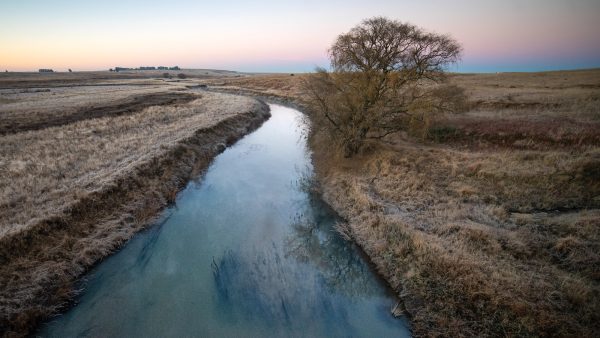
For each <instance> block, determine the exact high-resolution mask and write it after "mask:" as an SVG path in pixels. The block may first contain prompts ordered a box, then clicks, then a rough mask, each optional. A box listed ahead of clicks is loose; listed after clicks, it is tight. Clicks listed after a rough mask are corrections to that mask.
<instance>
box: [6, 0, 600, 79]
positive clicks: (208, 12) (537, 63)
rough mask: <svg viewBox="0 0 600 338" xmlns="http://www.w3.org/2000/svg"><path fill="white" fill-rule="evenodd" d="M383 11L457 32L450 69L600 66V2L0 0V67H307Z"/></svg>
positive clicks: (284, 69) (442, 30)
mask: <svg viewBox="0 0 600 338" xmlns="http://www.w3.org/2000/svg"><path fill="white" fill-rule="evenodd" d="M380 15H383V16H387V17H389V18H391V19H397V20H400V21H405V22H410V23H413V24H416V25H418V26H421V27H423V28H425V29H427V30H430V31H434V32H438V33H448V34H450V35H452V36H453V37H454V38H455V39H457V40H458V41H459V42H460V43H461V44H462V45H463V47H464V56H463V60H462V62H461V63H460V64H459V65H458V66H457V67H455V68H454V69H453V70H455V71H460V72H496V71H537V70H556V69H576V68H593V67H600V0H498V1H496V0H479V1H477V0H453V1H449V0H427V1H408V0H360V1H355V0H333V1H325V0H304V1H285V0H280V1H276V0H264V1H239V0H210V1H204V0H196V1H192V0H169V1H158V0H157V1H152V0H143V1H142V0H102V1H101V0H98V1H88V0H53V1H52V0H37V1H36V0H0V70H4V69H8V70H10V71H31V70H37V69H38V68H54V69H55V70H65V69H66V68H72V69H74V70H99V69H108V68H110V67H114V66H123V67H138V66H144V65H152V66H158V65H167V66H168V65H179V66H180V67H183V68H217V69H229V70H238V71H258V72H261V71H262V72H301V71H311V70H313V69H314V67H315V66H327V65H328V61H327V54H326V51H327V48H328V47H329V46H330V45H331V43H332V42H333V41H334V39H335V37H336V36H337V35H338V34H340V33H343V32H346V31H348V30H349V29H350V28H351V27H353V26H354V25H356V24H358V23H359V22H360V21H361V20H362V19H365V18H369V17H372V16H380Z"/></svg>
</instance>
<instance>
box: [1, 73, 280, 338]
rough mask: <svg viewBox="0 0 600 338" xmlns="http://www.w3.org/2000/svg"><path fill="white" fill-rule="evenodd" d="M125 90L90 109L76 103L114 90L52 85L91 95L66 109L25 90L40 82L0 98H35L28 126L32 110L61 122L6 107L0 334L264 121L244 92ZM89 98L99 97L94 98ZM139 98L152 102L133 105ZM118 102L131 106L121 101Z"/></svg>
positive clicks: (52, 299) (58, 305) (32, 318)
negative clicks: (9, 117) (13, 119)
mask: <svg viewBox="0 0 600 338" xmlns="http://www.w3.org/2000/svg"><path fill="white" fill-rule="evenodd" d="M155 84H156V82H155ZM128 89H135V90H132V91H131V92H129V95H125V96H126V97H123V98H122V99H121V101H119V104H118V105H115V107H116V108H115V109H113V110H110V109H109V110H110V111H112V112H116V113H111V114H100V115H99V116H97V115H98V114H85V111H82V109H83V110H85V109H96V108H98V107H97V106H96V107H94V105H99V106H100V107H104V106H105V105H107V104H108V103H102V102H104V101H102V100H104V98H107V99H108V101H107V102H109V101H110V97H111V96H112V97H114V95H115V94H111V93H110V92H108V93H107V92H106V91H105V90H107V91H111V90H115V88H113V87H109V86H106V87H102V88H88V87H86V88H85V92H83V93H74V92H73V91H78V90H80V89H78V88H77V87H72V88H66V89H60V91H58V92H57V94H58V95H59V97H64V98H65V100H71V101H72V102H75V101H77V102H79V101H78V100H77V95H79V98H82V99H85V100H87V101H90V102H92V104H91V107H90V104H88V103H86V104H83V108H81V106H82V105H80V104H79V103H78V104H76V106H77V107H75V108H73V109H69V108H70V107H69V106H68V105H67V106H66V107H65V106H63V105H47V104H44V100H46V101H52V100H54V98H52V97H49V98H40V97H35V96H36V95H48V93H47V92H46V91H43V90H42V91H41V90H39V89H38V90H37V91H29V92H27V93H24V92H21V91H19V92H18V93H15V94H14V95H12V96H11V95H3V99H5V100H8V101H7V102H2V103H1V104H2V105H3V106H4V104H6V105H17V106H18V105H19V104H20V102H23V105H29V104H30V102H38V103H39V104H38V105H37V106H35V107H34V108H31V109H29V110H28V111H30V112H31V114H30V115H29V116H30V117H32V118H31V119H30V120H31V121H32V123H35V122H36V121H37V119H36V118H34V117H35V116H37V115H39V113H40V111H41V112H42V113H43V116H45V117H46V118H49V119H51V117H52V116H53V114H54V111H53V109H55V110H56V112H55V113H56V116H58V117H60V119H61V123H59V124H54V125H53V126H52V127H50V128H42V129H40V128H38V127H36V128H27V121H26V119H24V118H23V116H27V112H20V114H14V115H15V116H17V117H18V118H19V121H18V126H19V130H15V131H14V132H11V133H7V134H5V135H3V136H1V142H2V147H1V149H0V151H1V152H2V154H1V158H2V162H1V163H0V170H1V171H2V173H3V175H2V180H1V181H0V187H1V189H0V193H1V194H2V196H1V199H0V201H1V206H0V213H1V215H0V216H1V217H0V219H1V222H2V223H0V262H1V264H0V265H1V267H0V290H1V291H0V292H1V293H0V313H1V314H2V315H1V317H0V332H4V333H5V334H7V335H10V334H11V333H12V334H17V335H24V334H27V333H28V332H30V330H31V329H32V328H33V327H34V326H35V325H36V323H38V322H39V321H41V320H43V319H45V318H48V316H50V315H52V314H54V313H56V312H57V311H59V310H61V309H63V308H64V307H65V305H66V304H68V301H69V300H70V299H72V297H73V296H74V295H75V294H76V290H74V289H73V283H74V282H75V281H76V280H77V278H78V277H79V276H81V275H82V274H83V273H84V272H85V271H86V270H87V269H89V268H90V267H91V266H92V265H93V264H95V263H96V262H97V261H98V260H100V259H101V258H102V257H104V256H106V255H108V254H110V253H111V252H113V251H114V250H115V249H117V248H118V247H119V246H121V245H122V244H123V243H124V242H125V241H126V240H128V239H129V238H130V237H131V236H132V235H133V234H134V233H135V232H137V231H139V230H140V229H142V228H144V227H145V226H146V225H148V224H150V223H151V222H152V221H153V220H154V218H155V217H156V215H157V213H158V212H159V211H160V210H162V209H163V208H164V206H166V205H167V204H169V203H171V202H173V201H174V198H175V196H176V194H177V192H178V191H179V190H180V189H181V188H183V187H184V186H185V184H186V183H187V182H188V181H189V180H190V179H191V178H193V177H196V176H197V175H198V174H199V173H201V172H202V171H203V170H204V169H205V168H206V167H207V166H208V164H209V163H210V162H211V160H212V158H213V157H214V156H216V155H217V154H218V153H220V152H221V151H223V150H224V149H225V148H226V147H227V145H230V144H233V143H234V142H235V141H236V140H237V139H239V138H240V137H242V136H243V135H245V134H247V133H248V132H250V131H252V130H254V129H256V128H257V127H258V126H260V125H261V124H262V122H263V121H265V120H266V119H267V118H268V117H269V112H268V107H267V106H266V105H265V104H264V103H261V102H259V101H257V100H253V99H250V98H244V97H239V96H233V95H226V94H219V93H197V92H192V91H186V88H185V87H184V86H179V85H174V86H171V85H168V84H167V85H165V84H163V85H160V84H159V85H156V86H155V87H154V88H152V89H149V88H148V87H147V86H145V87H143V88H137V87H134V88H131V87H127V88H119V90H118V92H119V93H121V94H122V93H123V92H127V90H128ZM53 91H56V89H54V88H52V89H51V91H50V93H52V92H53ZM62 91H67V92H62ZM69 91H71V92H69ZM149 91H150V92H149ZM94 95H98V96H101V97H102V99H100V100H98V102H94ZM140 95H145V96H144V97H145V99H144V100H142V101H143V102H148V101H149V100H148V97H149V96H152V97H156V98H157V101H155V102H158V103H159V104H160V105H151V106H147V105H143V103H142V106H140V104H139V102H140V100H137V99H135V97H138V96H140ZM13 96H14V97H13ZM73 97H75V99H73ZM173 97H175V99H174V101H170V100H173ZM180 98H181V99H180ZM71 101H69V102H71ZM87 101H86V102H87ZM100 101H102V102H100ZM150 101H151V102H153V101H152V100H150ZM129 103H131V104H132V106H135V107H134V108H131V109H127V106H128V104H129ZM86 107H87V108H86ZM111 107H112V106H111ZM4 108H6V107H5V106H4V107H0V110H3V109H4ZM105 108H106V107H105ZM113 108H114V107H113ZM4 110H7V111H8V110H10V107H8V108H7V109H4ZM96 110H97V109H96ZM65 111H66V112H67V113H65ZM99 111H102V112H105V111H107V110H106V109H100V110H99ZM65 116H66V117H65ZM73 116H75V117H77V118H73ZM11 130H12V129H11Z"/></svg>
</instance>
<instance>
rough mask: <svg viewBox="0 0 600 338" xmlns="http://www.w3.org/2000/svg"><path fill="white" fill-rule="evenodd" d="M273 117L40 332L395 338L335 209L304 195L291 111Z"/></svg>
mask: <svg viewBox="0 0 600 338" xmlns="http://www.w3.org/2000/svg"><path fill="white" fill-rule="evenodd" d="M271 108H272V113H273V117H272V118H271V119H270V120H269V121H267V122H266V123H265V124H264V125H263V126H262V127H261V128H260V129H259V130H257V131H256V132H254V133H252V134H250V135H248V136H247V137H245V138H244V139H243V140H241V141H240V142H238V143H237V144H236V145H234V146H233V147H231V148H229V149H227V150H226V151H225V152H223V153H222V154H221V155H219V156H218V157H217V158H216V159H215V161H214V163H213V164H212V165H211V167H210V169H209V170H208V172H207V173H206V175H205V177H204V179H203V180H202V181H201V182H192V183H190V185H189V186H188V188H186V189H185V190H184V191H183V192H182V193H181V194H180V196H179V198H178V200H177V206H176V207H175V208H171V209H169V210H167V211H166V212H165V217H164V221H163V222H162V224H160V225H157V226H155V227H153V228H151V229H150V230H148V231H146V232H143V233H141V234H139V235H137V236H136V237H135V238H134V239H132V240H131V241H130V242H129V243H128V244H127V246H125V248H123V250H121V251H120V252H119V253H117V254H115V255H114V256H112V257H110V258H108V259H107V260H105V261H104V262H103V263H102V264H100V265H99V266H98V267H97V268H96V269H95V270H94V271H92V273H90V275H89V278H88V283H87V284H86V286H85V290H86V291H85V293H84V294H83V296H82V297H81V299H80V300H79V304H78V306H76V307H75V308H73V309H72V310H71V311H69V312H67V313H66V314H64V315H62V316H60V317H58V318H57V319H56V320H54V321H52V322H50V323H48V324H46V325H45V326H44V327H43V328H42V330H41V331H40V332H39V334H40V335H42V336H60V337H64V336H103V337H110V336H227V337H240V336H252V337H255V336H286V337H289V336H292V337H319V336H328V337H348V336H368V337H372V336H377V337H392V336H393V337H398V336H400V337H402V336H408V335H409V332H408V329H407V324H406V321H405V320H404V319H396V318H393V317H392V316H391V314H390V308H391V306H392V305H393V304H394V298H393V297H392V296H390V295H389V294H388V292H387V290H386V289H385V287H384V286H383V285H382V284H381V283H380V282H379V280H378V279H377V278H376V276H374V275H373V273H372V272H371V271H370V269H369V266H368V265H367V263H366V262H365V261H364V260H363V259H362V257H361V255H360V254H359V252H358V250H357V249H356V248H355V247H354V246H353V245H352V244H351V243H349V242H346V241H344V240H343V239H342V238H341V237H340V236H339V235H337V234H336V233H335V231H334V230H333V227H332V225H333V224H334V223H335V221H336V219H335V216H334V214H333V212H332V211H331V210H330V209H329V208H328V207H327V206H326V205H324V204H323V203H322V202H321V201H320V200H319V199H318V198H317V197H316V196H312V195H311V194H310V192H309V191H308V190H307V189H306V188H307V187H309V186H310V180H311V177H312V167H311V164H310V157H309V154H308V153H307V151H306V142H305V137H304V136H305V135H304V134H305V128H304V124H303V122H302V121H301V119H299V118H298V117H299V116H300V114H299V113H298V112H297V111H295V110H293V109H289V108H285V107H281V106H277V105H273V106H271Z"/></svg>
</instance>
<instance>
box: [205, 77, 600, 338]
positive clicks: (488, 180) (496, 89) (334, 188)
mask: <svg viewBox="0 0 600 338" xmlns="http://www.w3.org/2000/svg"><path fill="white" fill-rule="evenodd" d="M300 78H301V77H299V76H295V77H292V78H290V77H289V76H283V75H281V76H268V77H255V78H249V79H227V80H223V81H221V82H217V81H216V80H215V81H212V84H213V85H222V86H223V87H224V88H227V89H228V90H242V91H247V92H250V93H260V92H265V93H268V94H269V95H275V96H278V97H283V98H291V99H292V100H294V102H300V103H301V102H302V93H301V90H300V85H299V79H300ZM451 81H452V82H453V83H454V84H457V85H459V86H461V87H463V88H465V90H466V92H467V93H468V95H469V99H470V110H469V111H468V112H466V113H464V114H460V115H449V116H442V117H440V118H439V119H438V120H437V121H436V122H435V123H434V125H433V127H432V130H430V132H429V136H428V137H427V138H426V139H425V140H423V139H422V138H417V139H415V138H412V137H411V136H410V134H407V133H404V134H400V135H394V136H391V137H389V138H387V139H385V140H383V141H382V142H376V143H375V142H374V143H371V144H369V145H368V146H367V147H365V150H364V151H363V152H362V153H361V154H360V155H359V156H357V157H355V158H352V159H344V158H341V157H340V156H337V155H336V154H332V153H330V147H328V144H329V140H328V139H327V138H326V137H325V136H324V135H321V134H319V133H315V134H313V135H312V137H311V138H312V139H311V144H312V147H313V151H314V154H313V158H314V162H315V166H316V169H317V173H318V177H319V181H320V183H321V189H322V192H323V197H324V199H325V200H326V201H327V202H328V203H330V204H331V205H332V206H333V208H334V209H335V210H336V211H337V212H339V213H340V214H341V215H342V216H343V217H344V218H345V220H346V222H347V224H345V225H344V224H340V225H338V226H337V228H339V229H340V231H341V232H342V233H343V235H344V236H351V237H352V238H353V239H354V240H355V241H356V242H357V243H358V244H359V245H361V246H362V247H363V249H364V250H365V251H366V252H367V254H368V255H369V256H370V257H371V259H372V260H373V262H374V263H375V265H376V266H377V268H378V270H379V272H380V273H381V274H382V275H383V276H384V277H385V278H386V279H387V281H388V282H389V283H390V285H391V286H392V287H393V288H394V289H395V290H396V291H397V293H398V295H399V296H400V297H401V298H402V299H403V301H404V305H405V308H406V310H407V313H408V314H409V315H410V317H411V320H412V327H413V331H414V333H415V335H417V336H451V337H456V336H588V337H592V336H598V335H600V324H599V323H600V315H599V313H600V254H598V253H599V252H600V171H599V170H598V168H600V104H599V103H600V70H589V71H568V72H567V71H566V72H548V73H531V74H518V73H505V74H481V75H475V74H454V75H452V76H451ZM317 129H318V128H315V130H317Z"/></svg>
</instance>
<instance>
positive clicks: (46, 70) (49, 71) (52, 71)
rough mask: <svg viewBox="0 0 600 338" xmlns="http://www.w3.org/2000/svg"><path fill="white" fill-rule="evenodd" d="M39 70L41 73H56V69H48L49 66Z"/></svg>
mask: <svg viewBox="0 0 600 338" xmlns="http://www.w3.org/2000/svg"><path fill="white" fill-rule="evenodd" d="M39 72H40V73H54V70H52V69H47V68H40V70H39Z"/></svg>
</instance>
